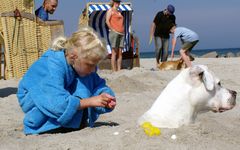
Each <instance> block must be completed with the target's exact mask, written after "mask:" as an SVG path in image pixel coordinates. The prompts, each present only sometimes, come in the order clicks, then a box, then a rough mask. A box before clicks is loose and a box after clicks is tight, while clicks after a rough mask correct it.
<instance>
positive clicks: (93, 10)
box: [79, 2, 139, 69]
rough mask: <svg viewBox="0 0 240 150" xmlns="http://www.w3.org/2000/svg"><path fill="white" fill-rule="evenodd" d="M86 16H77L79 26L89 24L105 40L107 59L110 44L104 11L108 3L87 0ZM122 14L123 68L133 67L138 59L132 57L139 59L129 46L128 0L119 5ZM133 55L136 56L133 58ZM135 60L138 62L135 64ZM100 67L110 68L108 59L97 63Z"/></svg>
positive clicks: (131, 11) (129, 16)
mask: <svg viewBox="0 0 240 150" xmlns="http://www.w3.org/2000/svg"><path fill="white" fill-rule="evenodd" d="M85 9H86V16H85V18H84V17H83V16H82V15H83V14H82V15H81V16H80V18H79V28H80V27H81V26H91V27H92V28H93V29H94V30H95V31H97V32H98V33H99V35H100V36H101V37H102V38H104V39H105V40H106V43H107V49H108V53H109V57H108V58H109V59H110V55H111V45H110V42H109V36H108V35H109V29H108V26H107V24H106V12H107V10H108V9H110V3H103V2H89V3H87V5H86V7H85ZM119 9H120V11H121V12H122V15H123V16H124V28H125V37H124V49H123V64H122V67H123V68H133V67H139V61H136V60H134V59H139V57H138V54H136V52H134V51H132V49H131V48H130V45H131V39H130V37H131V36H130V34H131V32H132V31H131V30H132V27H131V22H132V14H133V9H132V4H131V3H130V2H123V3H121V5H120V6H119ZM137 53H138V52H137ZM134 56H137V57H135V58H134ZM135 62H138V63H137V64H136V63H135ZM99 68H100V69H110V68H111V66H110V60H106V61H105V62H102V64H100V65H99Z"/></svg>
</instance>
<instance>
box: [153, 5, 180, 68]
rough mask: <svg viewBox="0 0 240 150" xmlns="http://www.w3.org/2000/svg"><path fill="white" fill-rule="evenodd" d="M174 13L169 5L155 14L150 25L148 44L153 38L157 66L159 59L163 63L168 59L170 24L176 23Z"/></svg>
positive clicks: (173, 8)
mask: <svg viewBox="0 0 240 150" xmlns="http://www.w3.org/2000/svg"><path fill="white" fill-rule="evenodd" d="M174 12H175V7H174V6H173V5H171V4H169V5H168V6H167V8H166V9H164V10H163V11H160V12H158V13H157V14H156V16H155V18H154V20H153V23H152V25H151V30H150V41H149V43H151V41H152V37H154V43H155V57H156V63H157V66H158V64H159V63H160V59H161V62H163V61H167V58H168V49H169V37H170V36H169V33H170V24H171V23H174V24H175V21H176V17H175V15H174ZM160 43H161V44H160Z"/></svg>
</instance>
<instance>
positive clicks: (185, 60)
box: [180, 49, 192, 67]
mask: <svg viewBox="0 0 240 150" xmlns="http://www.w3.org/2000/svg"><path fill="white" fill-rule="evenodd" d="M180 55H181V58H182V59H183V60H184V62H185V63H186V65H187V67H191V66H192V63H191V61H190V60H189V57H188V55H187V54H186V53H185V51H184V50H183V49H181V50H180Z"/></svg>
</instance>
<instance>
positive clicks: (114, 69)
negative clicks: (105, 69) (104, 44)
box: [111, 49, 117, 71]
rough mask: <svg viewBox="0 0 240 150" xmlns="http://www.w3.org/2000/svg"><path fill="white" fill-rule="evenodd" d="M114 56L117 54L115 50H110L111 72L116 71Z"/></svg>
mask: <svg viewBox="0 0 240 150" xmlns="http://www.w3.org/2000/svg"><path fill="white" fill-rule="evenodd" d="M116 55H117V54H116V51H115V49H112V56H111V65H112V71H117V63H116Z"/></svg>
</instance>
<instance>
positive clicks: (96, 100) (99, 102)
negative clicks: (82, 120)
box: [79, 93, 116, 109]
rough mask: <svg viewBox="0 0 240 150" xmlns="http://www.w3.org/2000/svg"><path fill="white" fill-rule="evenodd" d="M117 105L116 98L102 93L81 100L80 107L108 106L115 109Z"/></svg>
mask: <svg viewBox="0 0 240 150" xmlns="http://www.w3.org/2000/svg"><path fill="white" fill-rule="evenodd" d="M115 106H116V100H115V98H114V97H113V96H111V95H109V94H107V93H102V94H100V95H98V96H93V97H90V98H86V99H82V100H80V107H79V109H85V108H88V107H107V108H110V109H114V107H115Z"/></svg>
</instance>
